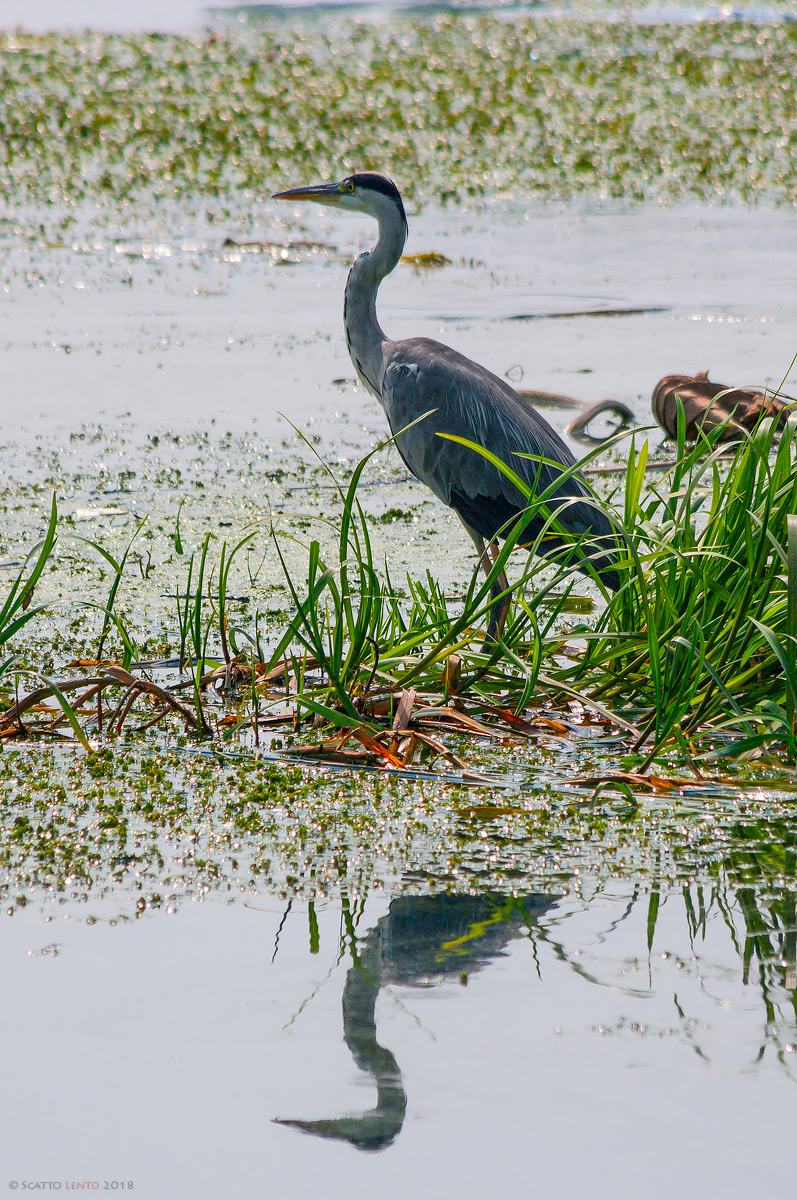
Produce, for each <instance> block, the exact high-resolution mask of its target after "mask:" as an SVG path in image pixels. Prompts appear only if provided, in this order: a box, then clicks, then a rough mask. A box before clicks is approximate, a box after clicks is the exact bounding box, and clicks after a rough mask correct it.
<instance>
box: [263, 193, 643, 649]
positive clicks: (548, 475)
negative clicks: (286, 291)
mask: <svg viewBox="0 0 797 1200" xmlns="http://www.w3.org/2000/svg"><path fill="white" fill-rule="evenodd" d="M276 198H277V199H285V200H313V201H316V202H318V203H322V204H332V205H335V206H338V207H343V208H349V209H352V210H354V211H357V212H365V213H368V214H369V215H370V216H372V217H375V218H376V220H377V222H378V224H379V238H378V240H377V244H376V246H375V247H374V248H373V250H371V251H369V252H368V253H366V254H361V255H360V256H359V258H357V259H356V260H355V262H354V264H353V265H352V268H351V271H350V272H349V277H348V280H347V282H346V292H345V299H344V310H343V311H344V318H343V319H344V328H345V333H346V345H347V347H348V349H349V354H350V355H351V359H352V362H353V363H354V367H355V370H356V371H357V375H358V377H359V378H360V380H361V382H362V383H363V385H364V386H365V387H366V388H367V389H368V390H369V391H370V392H371V393H372V394H373V395H375V396H376V397H377V398H378V399H379V400H380V401H381V403H382V405H383V407H384V410H385V415H386V416H387V420H388V423H389V425H390V429H391V432H392V433H394V434H395V435H397V436H396V445H397V447H398V451H399V453H400V454H401V457H402V458H403V460H404V462H405V463H406V464H407V466H408V467H409V469H410V471H411V472H412V473H413V475H415V476H417V478H418V479H420V480H421V482H423V483H425V484H426V486H427V487H429V488H430V489H431V490H432V491H433V492H434V494H435V495H436V496H437V497H438V498H439V499H440V500H442V502H443V503H444V504H447V505H448V506H449V507H450V508H453V509H454V511H455V512H456V513H457V515H458V516H459V518H460V520H461V521H462V523H463V525H464V526H465V528H466V529H467V531H468V533H469V534H470V536H471V538H472V540H473V542H474V545H475V546H476V549H477V552H478V554H479V557H480V560H481V563H482V565H483V567H484V569H485V571H486V572H488V573H489V570H490V567H491V563H490V559H489V557H488V552H487V550H486V549H485V545H484V540H486V541H487V542H488V543H489V546H490V554H492V556H493V558H494V557H495V553H496V552H497V547H496V546H495V539H496V538H497V537H500V536H504V535H505V534H506V533H507V532H508V529H509V528H510V527H511V525H513V524H514V521H515V519H516V518H518V517H519V516H520V515H521V514H523V513H524V512H525V513H526V516H525V518H524V519H525V521H526V523H527V527H526V528H524V530H523V533H522V535H521V536H520V538H519V543H518V544H530V543H532V542H533V541H534V539H535V537H536V536H537V535H538V534H539V533H540V531H541V530H542V529H543V526H544V524H545V517H544V516H542V515H541V514H539V513H535V514H531V513H529V512H528V511H527V504H528V501H527V500H526V499H525V497H524V496H523V493H522V492H521V491H520V489H519V488H517V487H516V486H515V485H514V484H513V483H512V481H511V480H510V479H507V477H506V476H505V475H504V474H502V472H501V471H500V470H499V469H498V468H497V467H496V466H494V465H493V464H492V463H490V462H489V461H488V460H487V459H486V458H485V457H484V456H483V455H481V454H479V453H478V452H477V451H476V450H473V449H470V448H469V447H466V446H462V445H460V444H458V443H455V442H451V441H448V440H447V439H446V438H445V437H440V436H438V435H439V434H441V433H442V434H450V435H453V436H455V437H461V438H465V439H467V440H468V441H471V442H474V443H476V444H477V445H479V446H481V447H483V448H485V449H487V450H489V451H490V452H491V453H492V454H494V455H495V456H496V457H497V458H499V459H500V460H501V461H502V462H504V463H505V464H506V465H507V466H508V467H510V468H511V470H513V471H514V472H515V473H516V474H517V476H518V477H519V478H520V479H521V480H523V482H524V483H525V484H526V485H527V486H528V487H529V488H530V489H531V490H532V493H533V494H534V495H539V494H540V493H541V492H542V491H544V490H545V489H546V488H548V487H549V486H551V485H552V484H554V483H555V482H556V480H557V479H559V478H560V477H561V474H562V472H561V470H559V469H558V468H557V467H556V466H552V465H550V463H540V462H539V461H534V460H533V459H530V458H528V457H526V458H523V457H519V456H520V455H532V456H539V457H541V458H544V459H549V460H552V461H553V462H554V463H557V464H560V465H561V467H562V468H568V467H570V466H572V465H574V462H575V460H574V458H573V456H572V454H571V453H570V451H569V450H568V448H567V446H566V445H565V444H564V442H563V441H562V439H561V438H560V437H559V435H558V434H557V433H556V431H555V430H554V429H552V428H551V426H550V425H549V424H548V422H547V421H546V420H545V419H544V418H543V417H541V416H540V414H539V413H537V412H536V411H535V410H534V409H533V408H531V406H530V405H528V404H525V403H524V402H523V401H522V400H521V399H520V397H519V396H518V394H517V392H515V390H514V389H513V388H512V387H510V385H509V384H508V383H506V382H505V381H504V380H502V379H499V378H498V376H497V375H493V374H492V372H490V371H488V370H487V369H486V368H485V367H482V366H479V364H478V363H475V362H472V361H471V360H470V359H469V358H466V357H465V355H463V354H459V353H458V352H457V351H456V350H452V349H451V348H450V347H448V346H444V345H442V344H441V343H440V342H435V341H431V340H429V339H428V338H407V339H406V340H402V341H392V340H391V339H390V338H388V337H387V336H386V334H385V333H384V332H383V330H382V328H381V326H380V325H379V321H378V319H377V315H376V296H377V291H378V289H379V285H380V283H381V282H382V280H383V279H384V278H385V276H386V275H388V274H389V272H390V271H392V270H393V268H394V267H395V266H396V265H397V263H398V262H399V259H400V257H401V252H402V250H403V248H404V243H405V240H406V237H407V219H406V216H405V213H404V206H403V204H402V201H401V196H400V194H399V192H398V189H397V188H396V186H395V184H394V183H392V182H391V180H389V179H386V178H385V177H384V176H382V175H375V174H371V173H361V174H357V175H351V176H348V177H347V178H346V179H344V180H342V181H341V182H340V183H337V184H321V185H318V186H315V187H309V188H295V189H292V190H290V191H287V192H280V193H279V194H278V196H277V197H276ZM430 410H434V411H430ZM423 414H429V415H427V416H425V417H424V419H423V420H421V421H418V418H419V417H421V416H423ZM413 422H417V423H416V424H413ZM408 425H412V428H411V429H407V426H408ZM547 505H548V509H549V513H550V511H552V510H555V511H556V520H557V522H558V523H559V525H560V526H561V527H562V528H563V529H564V531H565V533H566V535H567V536H565V537H563V536H561V534H559V533H554V532H552V531H550V530H548V531H546V533H545V535H544V538H543V541H542V542H541V544H540V546H539V548H538V549H539V553H541V554H544V555H546V556H558V555H561V554H567V553H569V554H570V555H572V556H573V561H574V563H575V565H576V566H578V568H579V570H582V571H585V572H587V573H590V571H591V569H593V570H598V571H599V572H600V573H601V579H602V581H603V583H604V584H605V586H607V587H609V588H612V589H616V588H618V587H619V586H620V583H621V580H620V576H619V574H618V572H617V571H616V570H615V569H614V567H613V562H614V556H615V555H616V552H617V542H616V536H617V535H616V530H615V529H614V527H613V526H612V524H611V522H610V521H609V519H608V518H607V517H606V516H605V515H604V514H603V513H602V512H601V511H600V510H599V509H598V508H596V507H595V506H594V505H593V504H592V503H591V502H590V496H589V491H588V490H587V487H586V485H585V484H584V482H583V480H582V479H580V478H579V476H578V475H577V474H576V475H573V476H570V477H569V478H568V479H566V480H563V481H562V482H561V484H560V485H559V486H558V488H556V490H555V492H554V493H553V494H552V497H551V499H550V500H549V501H547ZM574 544H576V545H577V549H575V550H574V549H573V546H574ZM502 592H503V593H506V594H505V596H504V600H503V602H502V603H501V604H500V605H496V606H495V607H494V608H493V610H492V613H491V618H490V625H489V628H488V638H492V637H494V636H495V635H496V634H497V633H500V631H501V629H502V628H503V624H504V621H505V619H506V614H507V611H508V608H509V591H508V584H507V581H506V576H505V574H504V573H503V572H501V573H500V575H499V577H498V579H497V581H496V582H495V584H494V586H493V595H494V596H497V595H498V594H500V593H502Z"/></svg>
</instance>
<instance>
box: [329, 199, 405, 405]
mask: <svg viewBox="0 0 797 1200" xmlns="http://www.w3.org/2000/svg"><path fill="white" fill-rule="evenodd" d="M378 220H379V239H378V241H377V243H376V245H375V246H374V248H373V250H371V251H370V252H369V253H367V254H361V255H360V257H359V258H358V259H356V260H355V262H354V264H353V266H352V268H351V270H350V271H349V278H348V279H347V280H346V293H345V296H344V300H343V326H344V329H345V331H346V345H347V346H348V348H349V354H350V355H351V361H352V362H353V363H354V369H355V370H356V372H357V374H358V375H359V377H360V379H361V381H362V382H363V383H364V384H365V386H366V387H367V388H368V390H369V391H370V392H373V394H374V395H375V396H377V397H379V398H381V396H382V377H383V375H384V366H383V360H382V344H383V342H385V341H387V338H386V336H385V334H384V333H383V332H382V328H381V326H380V324H379V321H378V319H377V316H376V293H377V292H378V291H379V285H380V283H381V282H382V280H383V279H384V278H385V276H386V275H389V274H390V272H391V271H392V270H393V268H394V267H395V266H396V264H397V263H398V261H399V259H400V258H401V252H402V250H403V249H404V242H405V241H406V237H407V233H406V228H405V226H404V222H403V221H402V220H401V217H400V216H399V213H398V211H397V210H396V211H395V216H394V215H393V214H392V213H390V212H388V213H386V214H384V215H381V214H380V216H379V218H378Z"/></svg>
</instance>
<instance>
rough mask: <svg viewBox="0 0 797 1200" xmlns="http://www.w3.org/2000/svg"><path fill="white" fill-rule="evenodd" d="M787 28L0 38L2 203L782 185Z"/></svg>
mask: <svg viewBox="0 0 797 1200" xmlns="http://www.w3.org/2000/svg"><path fill="white" fill-rule="evenodd" d="M796 54H797V28H795V25H794V23H793V22H787V21H783V22H776V23H773V24H769V25H766V24H763V23H756V24H747V23H745V22H741V21H738V22H735V21H722V22H715V23H711V22H705V23H700V24H695V25H682V26H676V27H673V26H671V25H666V26H664V25H662V26H656V25H647V24H644V25H643V24H639V23H636V22H632V21H626V20H622V19H620V20H617V21H616V22H604V21H600V22H590V21H588V20H584V19H576V18H572V19H568V18H564V17H557V18H556V19H555V20H554V19H546V18H543V17H540V18H534V19H528V18H523V19H521V18H518V19H514V20H510V19H507V18H506V17H491V16H478V17H475V16H471V15H462V16H457V15H446V16H436V17H433V18H427V19H425V20H417V19H411V18H410V17H402V16H399V17H396V18H394V19H392V20H391V21H390V22H387V23H385V24H372V23H354V22H351V21H348V20H343V19H342V18H340V17H338V16H336V17H333V18H331V19H329V20H324V19H315V20H308V21H305V22H303V21H302V20H299V21H298V22H293V23H291V24H290V25H288V24H286V23H285V22H284V21H283V20H282V19H281V18H275V20H274V23H272V24H268V23H266V24H264V25H262V26H250V27H248V29H247V31H246V32H245V33H231V34H226V33H223V32H222V33H219V32H216V33H214V34H213V35H212V36H209V37H204V38H199V39H197V38H181V37H176V36H175V37H171V36H169V37H164V36H157V37H156V36H141V35H136V36H112V35H102V34H81V35H75V36H69V35H63V34H53V35H49V36H38V35H37V36H34V35H26V34H23V33H18V34H8V33H6V34H0V71H2V77H3V87H2V91H1V92H0V128H2V130H3V144H2V148H0V195H1V196H2V197H3V198H4V199H5V200H6V201H7V202H8V201H10V202H13V203H15V204H17V203H23V202H33V203H43V202H57V203H58V204H64V203H66V204H69V205H74V204H75V203H76V202H77V201H79V200H80V199H81V198H86V197H88V198H96V199H98V200H100V201H102V202H104V203H109V204H111V205H124V204H127V203H129V202H130V201H131V200H133V199H135V200H136V202H137V204H139V205H140V204H141V203H143V202H144V201H146V200H147V199H150V200H157V199H158V198H163V197H173V196H188V197H198V198H201V197H223V198H227V199H228V200H233V199H234V200H236V201H237V200H239V199H240V196H241V193H242V192H244V193H248V194H249V199H250V200H251V197H252V195H253V194H256V195H257V196H258V198H260V197H261V196H262V194H263V193H270V192H271V191H273V190H274V187H275V185H276V184H278V183H284V181H285V180H286V178H289V179H291V180H292V179H300V180H303V179H314V178H315V177H316V176H325V177H329V176H332V177H338V176H340V175H341V174H342V173H343V172H344V171H345V170H346V169H353V168H357V169H363V168H365V167H371V168H378V169H383V170H388V171H391V172H393V173H394V174H395V175H396V177H397V178H399V179H400V181H401V186H402V189H403V190H404V191H405V192H406V193H407V194H408V195H409V196H411V197H416V198H419V199H426V200H432V199H435V200H437V199H440V198H442V199H444V200H446V199H457V200H460V201H461V200H463V199H465V198H467V197H476V198H481V197H489V196H494V195H507V194H510V195H512V196H527V195H532V194H543V195H545V196H554V195H555V196H561V197H568V196H573V195H578V194H584V193H586V194H589V195H596V196H610V197H623V198H631V199H635V200H636V199H642V198H649V197H660V198H665V199H675V198H680V197H697V198H700V199H716V198H717V197H727V198H730V197H738V198H742V199H744V200H746V201H748V202H749V201H755V200H766V201H768V202H786V203H792V202H793V201H794V199H795V196H797V166H796V165H795V164H796V163H797V159H796V158H795V154H794V136H793V132H792V131H793V128H794V123H795V119H797V92H796V91H795V87H794V64H795V55H796Z"/></svg>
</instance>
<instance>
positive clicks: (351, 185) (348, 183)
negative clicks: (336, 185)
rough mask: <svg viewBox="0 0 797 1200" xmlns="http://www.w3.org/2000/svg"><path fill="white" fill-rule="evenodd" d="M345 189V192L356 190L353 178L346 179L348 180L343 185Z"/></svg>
mask: <svg viewBox="0 0 797 1200" xmlns="http://www.w3.org/2000/svg"><path fill="white" fill-rule="evenodd" d="M343 190H344V192H353V191H354V183H353V182H352V180H351V179H347V180H346V182H345V183H344V185H343Z"/></svg>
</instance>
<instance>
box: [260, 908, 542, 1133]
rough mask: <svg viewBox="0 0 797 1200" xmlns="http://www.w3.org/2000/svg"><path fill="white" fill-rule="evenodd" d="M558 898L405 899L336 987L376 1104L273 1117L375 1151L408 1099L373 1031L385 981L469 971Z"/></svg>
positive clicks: (411, 981) (413, 982)
mask: <svg viewBox="0 0 797 1200" xmlns="http://www.w3.org/2000/svg"><path fill="white" fill-rule="evenodd" d="M558 899H559V897H558V896H545V895H530V896H525V897H518V898H516V899H512V898H508V897H506V896H491V895H484V896H404V897H399V898H398V899H395V900H393V901H392V903H391V905H390V908H389V910H388V912H387V915H386V916H384V917H382V919H381V920H380V921H378V922H377V924H376V925H375V926H374V927H373V929H371V930H370V931H369V932H368V934H367V935H366V937H365V938H364V939H363V940H362V941H361V942H360V943H359V945H358V954H357V959H356V961H355V963H354V964H353V966H351V967H350V968H349V971H348V973H347V975H346V984H345V987H344V989H343V1037H344V1041H345V1042H346V1045H347V1046H348V1048H349V1050H350V1051H351V1054H352V1057H353V1059H354V1061H355V1063H356V1064H357V1066H358V1067H359V1068H360V1070H361V1071H365V1072H366V1073H367V1074H369V1075H371V1076H372V1078H373V1079H374V1081H375V1083H376V1106H375V1107H374V1108H372V1109H370V1110H368V1111H367V1112H363V1113H354V1114H348V1115H346V1116H340V1117H332V1118H329V1119H326V1120H320V1121H303V1120H286V1119H278V1120H277V1122H276V1123H277V1124H278V1125H290V1126H292V1127H293V1128H294V1129H301V1130H302V1131H303V1132H304V1133H312V1134H315V1135H316V1136H317V1137H323V1138H335V1139H337V1140H339V1141H345V1142H349V1143H350V1144H351V1145H352V1146H356V1147H357V1149H358V1150H382V1149H384V1148H385V1147H386V1146H389V1145H390V1143H391V1142H393V1141H394V1140H395V1138H396V1137H397V1136H398V1134H399V1133H400V1131H401V1127H402V1125H403V1123H404V1114H405V1111H406V1108H407V1096H406V1093H405V1091H404V1085H403V1082H402V1078H401V1070H400V1068H399V1065H398V1063H397V1062H396V1059H395V1057H394V1055H393V1054H392V1053H391V1051H390V1050H387V1049H385V1047H384V1046H380V1044H379V1042H378V1041H377V1036H376V1016H375V1012H376V1001H377V997H378V996H379V992H380V990H381V989H382V988H383V987H385V986H386V985H388V984H398V985H400V986H403V987H428V986H431V985H433V984H436V983H440V982H442V981H443V980H447V979H448V980H451V979H458V978H459V977H460V976H461V975H462V974H463V973H468V974H472V973H473V972H475V971H478V970H480V969H481V968H482V967H484V966H486V964H487V963H488V962H490V961H491V960H492V959H493V958H497V957H499V956H500V955H501V954H502V953H503V951H504V948H505V947H506V945H507V944H508V943H509V942H510V941H511V940H512V939H513V938H516V937H520V936H522V934H521V930H523V929H524V928H526V927H530V926H531V925H533V924H534V923H535V922H536V921H537V920H538V919H539V917H540V916H541V915H542V914H543V913H544V912H546V910H547V909H549V908H550V907H551V906H552V905H553V904H555V903H556V901H557V900H558Z"/></svg>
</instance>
